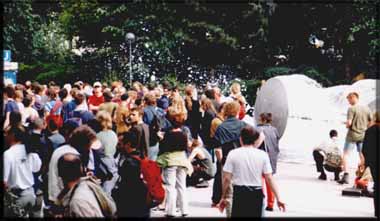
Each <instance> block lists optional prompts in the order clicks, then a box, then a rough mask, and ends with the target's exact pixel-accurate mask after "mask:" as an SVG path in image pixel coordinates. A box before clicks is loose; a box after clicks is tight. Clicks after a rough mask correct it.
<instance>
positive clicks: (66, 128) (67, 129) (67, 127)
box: [60, 119, 80, 141]
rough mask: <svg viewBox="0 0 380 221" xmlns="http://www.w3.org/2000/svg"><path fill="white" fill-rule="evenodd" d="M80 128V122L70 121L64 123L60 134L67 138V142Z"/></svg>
mask: <svg viewBox="0 0 380 221" xmlns="http://www.w3.org/2000/svg"><path fill="white" fill-rule="evenodd" d="M79 126H80V125H79V124H78V122H76V121H74V120H71V119H69V120H66V121H65V122H64V123H63V125H62V127H61V131H60V132H61V134H62V135H63V136H64V137H65V140H66V141H68V140H69V137H70V135H71V133H72V132H73V131H74V130H75V128H77V127H79Z"/></svg>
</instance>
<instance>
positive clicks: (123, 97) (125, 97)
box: [120, 93, 128, 101]
mask: <svg viewBox="0 0 380 221" xmlns="http://www.w3.org/2000/svg"><path fill="white" fill-rule="evenodd" d="M120 99H121V101H127V100H128V94H127V93H125V94H122V95H121V97H120Z"/></svg>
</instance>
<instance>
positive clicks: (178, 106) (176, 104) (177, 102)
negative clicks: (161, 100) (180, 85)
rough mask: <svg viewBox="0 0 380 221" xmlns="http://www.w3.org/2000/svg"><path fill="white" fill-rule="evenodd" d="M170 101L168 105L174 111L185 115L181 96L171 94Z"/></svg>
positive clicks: (185, 111)
mask: <svg viewBox="0 0 380 221" xmlns="http://www.w3.org/2000/svg"><path fill="white" fill-rule="evenodd" d="M171 101H172V103H171V105H170V107H171V108H172V109H173V110H174V112H176V113H182V114H184V115H186V116H187V109H186V105H185V101H184V100H183V98H182V97H181V96H180V95H179V94H177V95H175V96H173V97H172V99H171Z"/></svg>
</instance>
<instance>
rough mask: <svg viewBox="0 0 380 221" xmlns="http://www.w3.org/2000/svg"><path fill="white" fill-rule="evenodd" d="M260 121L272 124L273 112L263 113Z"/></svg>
mask: <svg viewBox="0 0 380 221" xmlns="http://www.w3.org/2000/svg"><path fill="white" fill-rule="evenodd" d="M260 122H261V123H262V124H271V123H272V113H261V114H260Z"/></svg>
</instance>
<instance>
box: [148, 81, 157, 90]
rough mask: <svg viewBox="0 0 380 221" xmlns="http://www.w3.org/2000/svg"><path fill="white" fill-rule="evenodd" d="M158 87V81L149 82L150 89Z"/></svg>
mask: <svg viewBox="0 0 380 221" xmlns="http://www.w3.org/2000/svg"><path fill="white" fill-rule="evenodd" d="M155 88H156V83H154V82H149V83H148V90H149V91H153V90H154V89H155Z"/></svg>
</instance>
